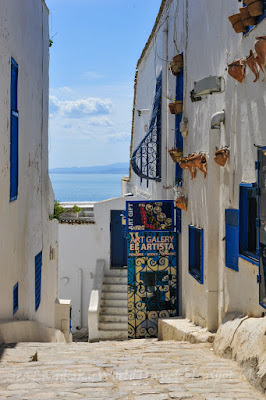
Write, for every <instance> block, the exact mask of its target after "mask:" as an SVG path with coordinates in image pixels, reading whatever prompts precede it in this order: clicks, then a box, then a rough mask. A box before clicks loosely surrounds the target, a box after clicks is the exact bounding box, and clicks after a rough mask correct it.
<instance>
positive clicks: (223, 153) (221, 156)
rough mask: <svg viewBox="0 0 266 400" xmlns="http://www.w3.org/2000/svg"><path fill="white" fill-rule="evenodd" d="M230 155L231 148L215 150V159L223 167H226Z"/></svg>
mask: <svg viewBox="0 0 266 400" xmlns="http://www.w3.org/2000/svg"><path fill="white" fill-rule="evenodd" d="M228 157H229V150H228V149H227V148H224V149H219V150H217V151H216V152H215V156H214V161H215V162H216V163H217V164H218V165H220V166H221V167H224V166H225V163H226V161H227V159H228Z"/></svg>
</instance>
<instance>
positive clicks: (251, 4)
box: [245, 0, 263, 17]
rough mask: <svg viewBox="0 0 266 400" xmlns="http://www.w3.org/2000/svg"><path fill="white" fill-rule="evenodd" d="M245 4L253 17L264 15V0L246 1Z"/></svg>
mask: <svg viewBox="0 0 266 400" xmlns="http://www.w3.org/2000/svg"><path fill="white" fill-rule="evenodd" d="M245 3H246V5H247V8H248V11H249V13H250V15H251V16H252V17H258V16H259V15H261V14H263V0H245Z"/></svg>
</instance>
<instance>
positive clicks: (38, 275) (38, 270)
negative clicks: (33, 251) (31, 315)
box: [35, 251, 42, 311]
mask: <svg viewBox="0 0 266 400" xmlns="http://www.w3.org/2000/svg"><path fill="white" fill-rule="evenodd" d="M41 287H42V251H41V252H40V253H39V254H38V255H37V256H36V257H35V311H37V310H38V308H39V305H40V303H41Z"/></svg>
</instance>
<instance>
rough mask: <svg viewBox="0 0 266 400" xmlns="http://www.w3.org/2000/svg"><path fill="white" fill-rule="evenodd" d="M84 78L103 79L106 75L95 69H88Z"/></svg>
mask: <svg viewBox="0 0 266 400" xmlns="http://www.w3.org/2000/svg"><path fill="white" fill-rule="evenodd" d="M83 76H84V78H86V79H89V80H93V79H103V78H104V76H103V75H101V74H99V73H98V72H95V71H87V72H85V73H84V74H83Z"/></svg>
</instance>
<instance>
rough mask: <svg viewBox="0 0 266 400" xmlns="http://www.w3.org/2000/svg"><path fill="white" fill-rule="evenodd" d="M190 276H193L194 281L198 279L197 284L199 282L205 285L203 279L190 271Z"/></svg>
mask: <svg viewBox="0 0 266 400" xmlns="http://www.w3.org/2000/svg"><path fill="white" fill-rule="evenodd" d="M188 273H189V275H191V276H192V277H193V278H194V279H196V281H197V282H199V283H200V284H201V285H203V278H198V276H197V275H196V274H193V272H191V271H188Z"/></svg>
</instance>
